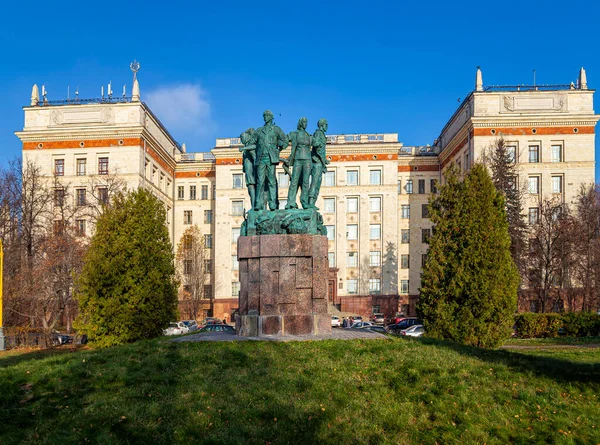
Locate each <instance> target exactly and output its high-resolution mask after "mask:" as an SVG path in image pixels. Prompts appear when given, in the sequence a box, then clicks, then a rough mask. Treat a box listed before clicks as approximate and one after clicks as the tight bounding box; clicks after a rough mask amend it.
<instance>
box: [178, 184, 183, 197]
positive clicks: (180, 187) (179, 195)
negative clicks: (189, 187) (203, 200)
mask: <svg viewBox="0 0 600 445" xmlns="http://www.w3.org/2000/svg"><path fill="white" fill-rule="evenodd" d="M184 190H185V189H184V187H183V186H182V185H180V186H178V187H177V199H184V193H185V191H184Z"/></svg>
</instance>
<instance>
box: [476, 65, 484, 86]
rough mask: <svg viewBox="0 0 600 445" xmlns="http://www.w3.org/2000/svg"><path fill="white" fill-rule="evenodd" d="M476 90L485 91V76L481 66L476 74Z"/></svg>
mask: <svg viewBox="0 0 600 445" xmlns="http://www.w3.org/2000/svg"><path fill="white" fill-rule="evenodd" d="M475 91H483V76H482V75H481V69H480V68H479V67H477V75H476V76H475Z"/></svg>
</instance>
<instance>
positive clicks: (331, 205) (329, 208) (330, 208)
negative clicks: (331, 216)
mask: <svg viewBox="0 0 600 445" xmlns="http://www.w3.org/2000/svg"><path fill="white" fill-rule="evenodd" d="M323 213H335V198H323Z"/></svg>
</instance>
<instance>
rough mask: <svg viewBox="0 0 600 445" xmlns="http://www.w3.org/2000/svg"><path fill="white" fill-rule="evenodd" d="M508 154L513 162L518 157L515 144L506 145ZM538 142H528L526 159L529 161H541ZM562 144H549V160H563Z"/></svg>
mask: <svg viewBox="0 0 600 445" xmlns="http://www.w3.org/2000/svg"><path fill="white" fill-rule="evenodd" d="M506 149H507V152H508V156H509V157H510V159H511V160H512V162H515V160H516V159H517V158H518V156H517V147H516V146H515V145H508V146H507V147H506ZM540 154H541V150H540V144H530V145H529V150H528V155H529V156H528V160H529V162H530V163H537V162H542V157H541V155H540ZM563 158H564V156H563V146H562V145H561V144H553V145H551V146H550V162H563Z"/></svg>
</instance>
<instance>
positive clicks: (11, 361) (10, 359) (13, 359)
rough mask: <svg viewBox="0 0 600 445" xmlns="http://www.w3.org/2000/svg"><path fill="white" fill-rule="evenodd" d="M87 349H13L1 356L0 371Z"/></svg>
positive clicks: (62, 347) (65, 347)
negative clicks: (23, 363)
mask: <svg viewBox="0 0 600 445" xmlns="http://www.w3.org/2000/svg"><path fill="white" fill-rule="evenodd" d="M87 349H88V347H87V346H77V347H70V346H60V347H56V348H48V349H34V350H31V351H29V352H20V351H19V349H11V350H9V351H7V352H5V353H2V354H0V369H2V368H8V367H10V366H15V365H17V364H19V363H22V362H28V361H36V360H43V359H47V358H50V357H56V356H61V355H64V354H72V353H73V352H81V351H84V350H87Z"/></svg>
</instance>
